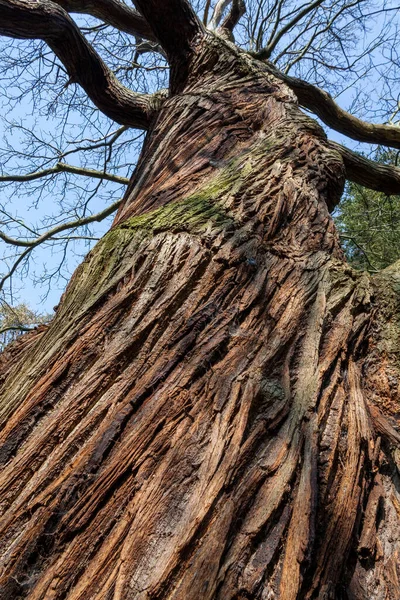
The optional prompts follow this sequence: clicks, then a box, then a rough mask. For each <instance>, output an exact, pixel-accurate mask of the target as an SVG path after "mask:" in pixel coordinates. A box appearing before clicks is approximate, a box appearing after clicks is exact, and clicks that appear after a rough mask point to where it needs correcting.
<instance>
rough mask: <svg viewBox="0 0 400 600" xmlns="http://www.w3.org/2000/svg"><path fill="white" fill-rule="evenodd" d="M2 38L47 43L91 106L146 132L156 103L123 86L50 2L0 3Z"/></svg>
mask: <svg viewBox="0 0 400 600" xmlns="http://www.w3.org/2000/svg"><path fill="white" fill-rule="evenodd" d="M0 35H6V36H9V37H12V38H21V39H41V40H43V41H44V42H46V43H47V44H48V45H49V46H50V48H51V49H52V50H53V52H54V53H55V54H56V56H58V58H59V59H60V60H61V62H62V63H63V64H64V66H65V67H66V69H67V71H68V74H69V76H70V82H71V83H72V82H74V83H79V84H80V85H81V86H82V87H83V89H84V90H85V92H86V93H87V94H88V96H89V98H90V99H91V100H92V102H93V103H94V104H95V105H96V106H97V107H98V108H99V109H100V110H101V111H102V112H103V113H104V114H106V115H107V116H108V117H110V118H111V119H113V120H114V121H117V122H118V123H121V124H124V125H128V126H131V127H137V128H138V129H147V128H148V126H149V123H150V120H151V118H152V116H153V111H154V108H153V100H152V98H151V96H148V95H147V94H137V93H135V92H133V91H132V90H129V89H128V88H126V87H125V86H123V85H122V84H121V83H120V82H119V81H118V80H117V79H116V77H115V76H114V74H113V73H112V72H111V70H110V69H109V68H108V67H107V66H106V64H105V63H104V62H103V61H102V59H101V58H100V57H99V55H98V54H97V53H96V52H95V50H94V49H93V48H92V46H91V45H90V44H89V43H88V41H87V40H86V39H85V37H84V36H83V35H82V33H81V32H80V30H79V28H78V27H77V26H76V24H75V23H74V21H73V20H72V19H71V18H70V16H69V15H68V13H67V12H66V11H65V10H64V9H63V8H61V7H60V6H58V5H57V4H55V3H54V2H51V1H50V0H0Z"/></svg>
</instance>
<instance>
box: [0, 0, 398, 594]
mask: <svg viewBox="0 0 400 600" xmlns="http://www.w3.org/2000/svg"><path fill="white" fill-rule="evenodd" d="M138 4H141V3H138ZM343 172H344V169H343V164H342V160H341V157H340V155H339V153H338V152H337V151H335V150H334V149H332V148H331V147H330V146H329V145H328V144H327V143H326V141H325V137H324V135H323V133H322V130H321V129H320V128H319V126H318V125H317V124H316V123H315V122H314V121H312V120H311V119H309V118H308V117H307V116H306V115H304V114H303V113H302V112H301V111H300V110H299V109H298V107H297V106H296V99H295V97H294V95H293V93H292V92H291V91H290V90H289V88H287V87H286V86H285V85H284V84H283V83H282V82H281V81H280V80H278V79H277V78H275V77H274V76H273V75H272V74H270V73H268V71H267V70H263V69H262V67H261V66H260V64H259V63H256V62H254V61H252V59H250V58H249V57H244V56H243V55H241V54H239V53H237V52H236V51H234V50H232V49H230V47H229V46H227V45H226V44H224V43H223V42H221V41H217V40H216V39H212V40H208V41H207V42H206V43H204V44H203V47H202V48H199V52H198V55H197V56H196V57H194V58H193V60H192V63H191V67H190V72H189V76H188V79H187V82H186V85H185V87H184V89H183V90H182V91H181V93H180V94H179V95H176V96H174V97H171V98H169V99H168V100H167V101H166V102H165V103H164V105H163V107H162V109H161V111H160V113H159V115H158V118H157V121H156V122H155V123H154V125H153V128H152V130H151V131H150V133H149V136H148V139H147V142H146V144H145V148H144V151H143V155H142V158H141V162H140V165H139V167H138V169H137V171H136V173H135V175H134V178H133V180H132V182H131V185H130V187H129V190H128V192H127V195H126V197H125V201H124V203H123V205H122V207H121V209H120V211H119V214H118V215H117V217H116V220H115V223H114V226H113V228H112V229H111V231H110V232H109V233H108V234H107V235H106V236H105V237H104V238H103V239H102V240H101V241H100V242H99V244H98V245H97V246H96V247H95V248H94V250H93V251H92V252H91V253H90V254H89V256H88V257H87V259H86V260H85V262H84V263H83V264H82V265H81V266H80V267H79V268H78V270H77V271H76V273H75V275H74V276H73V278H72V281H71V283H70V284H69V286H68V288H67V291H66V292H65V294H64V296H63V299H62V302H61V304H60V307H59V309H58V312H57V315H56V317H55V319H54V321H53V322H52V323H51V324H50V326H49V327H48V328H47V329H45V330H44V329H41V330H40V331H37V332H35V333H33V334H28V335H27V336H24V337H23V338H21V339H20V340H18V341H17V343H16V344H15V345H13V346H11V347H10V348H9V350H7V352H6V353H5V354H4V355H3V356H2V357H1V358H0V361H1V362H0V381H1V382H2V390H1V405H0V419H1V422H2V432H1V455H0V458H1V461H2V464H3V468H2V471H1V475H0V489H1V495H0V497H1V509H2V519H1V529H0V552H1V560H2V571H1V580H0V581H1V591H0V598H1V599H2V600H6V599H7V600H9V599H10V598H29V600H39V599H40V600H42V599H46V600H48V599H49V600H50V599H52V600H61V599H68V600H87V599H90V600H92V599H93V600H94V599H98V600H110V599H113V600H128V599H129V600H131V599H140V600H142V599H145V598H147V599H150V598H151V599H153V600H156V599H160V600H161V599H163V600H164V599H168V600H172V599H174V600H199V599H200V598H201V599H202V600H227V599H230V600H233V599H236V600H239V599H244V598H252V599H256V600H265V599H274V598H275V599H279V600H295V599H300V598H301V599H307V600H312V599H321V600H322V599H324V600H334V599H337V600H339V599H342V598H348V599H356V600H361V599H365V598H368V599H375V600H381V599H385V600H386V599H389V600H397V599H398V598H399V595H400V587H399V566H398V556H399V551H400V528H399V519H400V501H399V494H398V491H397V489H396V485H397V484H398V475H397V471H396V468H398V465H399V458H398V453H399V449H398V448H399V439H400V437H399V433H398V430H397V429H396V422H395V417H396V416H398V389H397V387H396V384H395V383H394V378H397V377H398V375H399V368H398V363H397V362H396V361H397V356H398V355H397V350H396V349H394V348H393V347H392V346H391V345H390V343H389V342H390V340H393V339H395V336H396V335H397V336H399V337H400V322H399V317H398V314H399V313H398V311H397V308H398V307H397V306H396V302H398V289H399V288H398V287H397V288H396V285H398V277H399V276H398V275H397V272H394V273H388V274H387V275H386V276H383V277H384V281H383V282H382V280H379V279H376V280H375V281H374V282H371V281H370V279H369V278H368V277H367V276H366V275H363V274H359V273H355V272H354V271H352V270H351V269H350V268H349V267H348V266H347V265H346V264H345V262H344V259H343V255H342V252H341V249H340V246H339V243H338V238H337V234H336V231H335V228H334V225H333V223H332V219H331V217H330V215H329V212H328V207H330V206H332V205H334V204H335V202H336V200H337V197H338V196H339V195H340V193H341V190H342V186H343ZM385 277H386V279H385ZM396 278H397V279H396ZM389 280H390V289H389V292H387V287H388V286H387V282H388V281H389ZM396 319H397V320H396ZM396 339H397V338H396ZM388 340H389V341H388ZM396 381H398V380H397V379H396ZM397 385H398V384H397ZM388 390H389V391H390V395H389V392H388ZM396 461H397V462H396Z"/></svg>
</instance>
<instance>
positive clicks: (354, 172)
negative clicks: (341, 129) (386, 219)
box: [329, 141, 400, 196]
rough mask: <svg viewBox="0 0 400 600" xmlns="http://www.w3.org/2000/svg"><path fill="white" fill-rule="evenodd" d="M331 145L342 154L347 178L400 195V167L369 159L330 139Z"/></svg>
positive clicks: (389, 193)
mask: <svg viewBox="0 0 400 600" xmlns="http://www.w3.org/2000/svg"><path fill="white" fill-rule="evenodd" d="M329 145H330V146H331V148H334V149H335V150H337V151H338V152H339V153H340V154H341V155H342V158H343V162H344V165H345V167H346V175H347V179H350V181H354V183H358V184H360V185H363V186H364V187H367V188H370V189H371V190H376V191H377V192H383V193H384V194H387V195H388V196H390V195H391V194H399V195H400V169H399V168H397V167H393V166H390V165H383V164H381V163H378V162H376V161H374V160H369V159H368V158H365V157H364V156H360V155H359V154H357V153H356V152H353V151H352V150H349V149H348V148H345V146H342V145H341V144H337V143H336V142H332V141H329Z"/></svg>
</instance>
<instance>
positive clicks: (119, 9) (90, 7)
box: [54, 0, 156, 42]
mask: <svg viewBox="0 0 400 600" xmlns="http://www.w3.org/2000/svg"><path fill="white" fill-rule="evenodd" d="M54 2H55V3H56V4H58V5H59V6H62V8H64V9H65V10H66V11H67V12H73V13H80V14H86V15H91V16H92V17H96V18H97V19H100V20H101V21H104V23H107V24H108V25H112V26H113V27H115V28H116V29H119V30H120V31H124V32H125V33H129V34H131V35H135V36H139V37H141V38H145V39H146V40H151V41H152V42H154V41H156V38H155V36H154V33H153V32H152V30H151V29H150V27H149V25H148V23H147V21H146V20H145V19H144V18H143V17H142V15H141V14H140V13H139V12H137V11H136V10H134V9H133V8H131V7H130V6H127V5H126V4H125V3H124V2H120V0H54Z"/></svg>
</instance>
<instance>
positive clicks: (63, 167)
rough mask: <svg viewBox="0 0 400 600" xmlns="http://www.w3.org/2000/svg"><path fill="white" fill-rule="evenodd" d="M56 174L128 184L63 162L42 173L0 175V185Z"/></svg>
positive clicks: (125, 181) (115, 176)
mask: <svg viewBox="0 0 400 600" xmlns="http://www.w3.org/2000/svg"><path fill="white" fill-rule="evenodd" d="M56 173H72V174H73V175H82V176H84V177H93V178H94V179H101V180H106V181H113V182H114V183H121V184H123V185H128V183H129V178H128V177H120V176H119V175H114V174H113V173H107V172H103V171H96V170H95V169H87V168H85V167H74V166H73V165H68V164H67V163H63V162H58V163H57V164H56V165H55V166H54V167H51V168H50V169H43V170H42V171H35V172H34V173H26V175H0V183H1V182H11V181H15V182H18V181H34V180H35V179H40V178H41V177H47V176H49V175H54V174H56Z"/></svg>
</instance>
